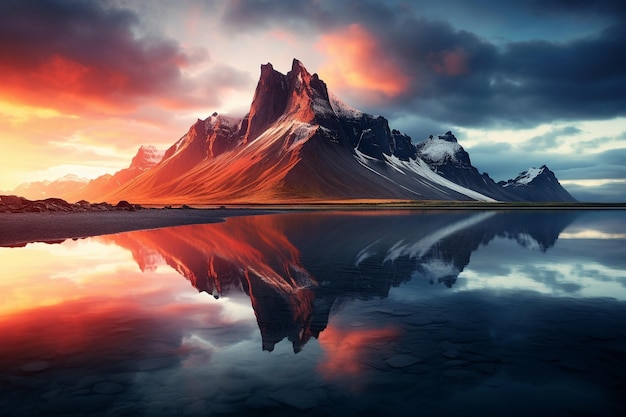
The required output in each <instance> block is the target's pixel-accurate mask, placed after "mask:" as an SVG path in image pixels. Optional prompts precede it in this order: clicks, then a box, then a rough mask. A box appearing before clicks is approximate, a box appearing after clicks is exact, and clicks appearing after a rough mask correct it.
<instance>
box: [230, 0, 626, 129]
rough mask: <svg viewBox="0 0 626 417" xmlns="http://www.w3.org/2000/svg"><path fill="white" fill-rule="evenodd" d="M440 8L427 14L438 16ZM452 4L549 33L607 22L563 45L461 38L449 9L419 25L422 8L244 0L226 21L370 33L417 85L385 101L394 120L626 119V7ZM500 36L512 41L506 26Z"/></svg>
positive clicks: (463, 33)
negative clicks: (583, 20)
mask: <svg viewBox="0 0 626 417" xmlns="http://www.w3.org/2000/svg"><path fill="white" fill-rule="evenodd" d="M444 3H445V2H444ZM433 4H435V3H433ZM433 4H427V5H425V6H424V7H423V9H424V10H432V9H433V7H434V6H433ZM446 4H448V5H449V10H450V13H451V14H455V13H456V12H455V7H456V6H459V7H462V8H463V7H465V9H468V10H474V12H475V13H476V15H477V16H478V15H479V11H480V10H484V12H485V14H487V15H488V16H490V19H492V21H497V19H498V18H499V17H500V16H502V17H503V20H504V21H505V22H509V23H511V24H513V23H516V24H517V25H518V26H521V25H522V24H523V23H524V21H523V19H518V20H517V21H516V20H515V19H516V18H515V15H516V14H521V13H523V14H524V16H539V18H537V19H538V20H537V19H536V20H535V21H533V23H534V24H535V25H537V24H539V23H537V22H540V23H543V25H544V27H545V28H546V31H548V30H550V25H551V24H552V21H551V20H550V19H551V18H553V17H554V16H556V15H557V11H561V12H562V13H561V14H560V15H558V19H559V22H562V20H563V19H566V18H568V17H570V18H572V19H576V18H579V17H580V16H585V15H588V14H590V15H594V16H600V17H601V18H602V20H603V21H606V22H607V24H606V25H605V26H600V25H598V26H597V27H596V31H595V33H594V34H592V35H585V36H582V35H579V36H573V37H571V38H570V39H569V40H567V41H562V42H556V41H549V40H541V36H542V31H538V33H537V34H536V36H535V38H536V39H537V40H530V41H523V42H522V41H510V42H507V43H504V44H496V43H494V41H493V40H488V39H485V38H482V37H480V36H479V34H478V33H477V32H472V31H468V30H458V29H457V28H456V27H454V26H453V25H452V24H451V23H449V21H447V20H446V18H445V14H443V15H441V11H442V10H444V9H443V6H438V7H439V8H438V9H437V11H438V14H436V16H437V17H436V18H432V17H429V18H428V19H426V18H422V17H420V13H421V10H422V9H421V8H420V7H417V6H415V7H410V6H407V5H406V3H403V2H386V3H383V2H370V1H359V2H356V1H343V2H341V1H340V2H332V3H326V2H321V1H304V0H299V1H297V2H291V1H281V0H276V1H271V0H265V1H261V2H252V1H250V2H246V1H237V2H232V3H229V6H228V7H227V10H226V13H225V19H226V22H228V24H229V25H235V26H236V27H237V29H238V30H243V31H246V30H258V27H268V26H271V25H272V24H284V23H285V21H288V22H289V24H288V26H289V27H292V28H293V27H303V28H317V29H318V30H321V31H324V30H327V29H329V28H332V27H339V26H346V25H350V24H360V25H362V27H364V28H365V29H366V30H367V31H369V32H370V33H371V34H373V35H374V36H375V38H376V40H377V41H378V42H379V43H380V44H381V48H380V49H381V50H382V51H385V53H386V54H387V55H388V56H389V57H390V58H392V59H393V60H394V61H395V62H397V63H398V66H399V68H400V69H401V70H402V72H403V73H404V74H405V75H406V76H408V77H409V78H410V79H411V80H412V82H411V84H410V86H409V87H408V88H407V89H406V90H405V91H404V92H403V93H402V94H400V95H397V96H395V97H393V98H389V99H388V101H387V102H385V103H383V104H385V105H386V106H387V107H386V109H387V111H388V113H387V115H388V116H400V115H401V114H402V113H406V112H407V111H408V112H411V113H414V114H419V115H421V116H422V117H425V118H429V119H432V120H433V121H444V122H446V123H449V124H457V125H463V126H489V125H493V124H508V125H512V126H518V127H524V126H525V127H529V126H534V125H537V124H539V123H543V122H550V121H554V120H577V119H605V118H612V117H616V116H623V115H626V111H625V110H624V109H626V72H625V71H624V70H623V69H624V68H626V55H625V54H623V51H624V50H626V27H625V26H624V25H623V23H624V22H625V21H626V19H625V17H624V16H626V13H624V9H626V6H624V5H623V4H624V3H623V2H618V1H608V0H607V1H601V2H592V1H575V2H571V1H564V0H563V1H560V0H552V1H548V2H539V1H536V0H527V1H523V2H519V3H516V4H514V5H510V4H508V3H507V4H506V5H504V4H502V5H498V6H496V7H494V6H493V2H485V1H478V2H476V3H474V2H473V3H472V7H473V9H470V8H469V6H468V5H465V6H463V5H462V3H460V2H454V1H451V2H447V3H446ZM488 6H491V7H488ZM309 12H310V14H309ZM431 15H432V13H431ZM469 18H470V16H468V19H469ZM542 19H543V20H542ZM554 19H555V20H556V17H554ZM256 25H260V26H256ZM555 25H556V23H555ZM502 32H503V33H502V35H503V37H506V36H507V28H506V27H505V28H503V29H502ZM531 39H532V38H531ZM354 64H355V65H358V63H354ZM331 87H332V86H331ZM380 104H381V103H376V104H375V106H378V107H380ZM373 106H374V104H371V103H370V105H369V106H368V105H367V103H366V104H365V106H362V107H366V108H365V110H370V109H368V108H367V107H373ZM407 109H408V110H407ZM372 110H373V108H372Z"/></svg>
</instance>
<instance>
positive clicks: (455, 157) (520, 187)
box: [416, 132, 576, 202]
mask: <svg viewBox="0 0 626 417" xmlns="http://www.w3.org/2000/svg"><path fill="white" fill-rule="evenodd" d="M416 150H417V155H418V156H419V158H421V159H422V160H423V161H425V162H426V163H427V164H428V165H429V166H430V168H431V169H432V170H433V171H434V172H436V173H438V174H439V175H441V176H443V177H444V178H447V179H449V180H450V181H452V182H454V183H456V184H459V185H462V186H463V187H466V188H469V189H471V190H475V191H478V192H480V193H482V194H484V195H486V196H489V197H492V198H494V199H496V200H500V201H535V202H540V201H552V202H574V201H576V199H575V198H574V197H572V196H571V195H570V194H569V193H568V192H567V190H565V188H563V186H561V184H560V183H559V181H558V180H557V178H556V176H555V175H554V173H553V172H552V171H550V170H549V169H548V167H546V166H545V165H544V166H542V167H541V168H538V169H537V168H530V169H529V170H528V171H524V172H523V173H521V174H520V175H519V176H518V177H517V178H516V179H514V180H508V181H500V182H499V183H496V182H495V181H494V180H492V179H491V177H489V175H488V174H487V173H482V174H480V173H479V172H478V170H477V169H476V168H475V167H474V166H473V165H472V163H471V161H470V157H469V154H468V153H467V152H466V151H465V149H463V147H462V146H461V145H460V144H459V143H458V141H457V139H456V137H455V136H454V135H453V134H452V132H446V133H445V134H444V135H438V136H437V137H433V136H431V137H430V138H429V139H427V140H426V141H424V142H421V143H419V144H417V145H416Z"/></svg>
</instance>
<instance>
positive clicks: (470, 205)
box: [182, 200, 626, 211]
mask: <svg viewBox="0 0 626 417" xmlns="http://www.w3.org/2000/svg"><path fill="white" fill-rule="evenodd" d="M182 207H187V208H223V209H226V208H228V209H236V208H248V209H260V210H263V209H272V210H281V211H282V210H286V211H294V210H303V211H306V210H377V209H387V210H389V209H399V210H429V209H437V210H443V209H452V210H526V209H533V210H595V209H609V210H622V209H626V202H623V203H593V202H591V203H589V202H483V201H439V200H336V201H308V202H298V203H250V204H224V205H214V204H208V205H191V206H187V205H185V206H182Z"/></svg>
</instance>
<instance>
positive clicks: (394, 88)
mask: <svg viewBox="0 0 626 417" xmlns="http://www.w3.org/2000/svg"><path fill="white" fill-rule="evenodd" d="M316 47H317V48H318V49H319V50H320V51H321V52H323V53H324V54H326V55H327V56H328V58H329V62H328V63H327V64H325V65H323V66H322V67H321V68H320V70H319V73H320V75H321V78H323V79H324V80H326V81H327V82H328V84H329V86H330V88H331V89H333V88H339V89H342V88H345V89H360V90H366V91H369V92H378V93H381V94H383V95H385V96H388V97H393V96H397V95H399V94H401V93H402V92H403V91H405V90H406V88H407V87H408V86H409V83H410V81H411V78H410V77H409V76H407V75H406V74H404V73H403V71H402V70H401V68H399V65H398V64H397V63H396V62H394V60H393V59H392V58H391V57H389V56H388V55H386V54H385V51H384V50H383V49H382V47H381V45H380V44H379V43H378V41H377V40H376V39H375V38H374V36H373V35H372V34H370V33H369V32H368V31H367V30H366V29H364V28H363V27H362V26H361V25H359V24H353V25H350V26H348V27H347V28H343V29H340V30H338V31H335V32H333V33H329V34H327V35H324V36H322V38H321V39H320V41H319V42H318V43H317V45H316Z"/></svg>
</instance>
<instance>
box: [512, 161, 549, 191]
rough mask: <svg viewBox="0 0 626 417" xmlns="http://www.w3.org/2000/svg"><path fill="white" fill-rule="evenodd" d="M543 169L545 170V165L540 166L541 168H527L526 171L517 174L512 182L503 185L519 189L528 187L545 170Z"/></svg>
mask: <svg viewBox="0 0 626 417" xmlns="http://www.w3.org/2000/svg"><path fill="white" fill-rule="evenodd" d="M545 168H546V167H545V165H544V166H542V167H541V168H535V167H531V168H528V169H527V170H526V171H524V172H522V173H521V174H519V175H518V176H517V178H515V179H514V180H513V181H509V182H507V183H506V184H504V187H509V186H514V187H519V186H523V185H528V184H530V183H531V182H532V181H533V180H534V179H535V178H537V177H538V176H539V175H541V174H542V173H543V171H544V170H545Z"/></svg>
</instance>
